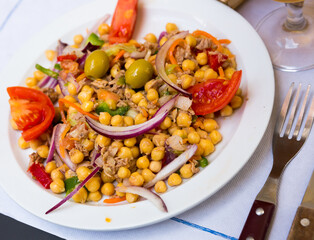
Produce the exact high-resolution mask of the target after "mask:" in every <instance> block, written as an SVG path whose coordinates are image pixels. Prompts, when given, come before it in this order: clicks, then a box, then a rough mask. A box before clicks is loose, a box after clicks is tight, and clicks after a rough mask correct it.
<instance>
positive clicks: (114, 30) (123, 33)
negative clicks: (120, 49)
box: [109, 0, 137, 44]
mask: <svg viewBox="0 0 314 240" xmlns="http://www.w3.org/2000/svg"><path fill="white" fill-rule="evenodd" d="M136 15H137V0H118V3H117V6H116V10H115V12H114V15H113V18H112V22H111V29H110V33H109V42H110V43H111V44H112V43H125V42H128V41H129V40H130V39H131V37H132V34H133V31H134V27H135V22H136Z"/></svg>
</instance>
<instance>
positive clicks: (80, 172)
mask: <svg viewBox="0 0 314 240" xmlns="http://www.w3.org/2000/svg"><path fill="white" fill-rule="evenodd" d="M91 173H92V170H90V169H89V168H87V167H85V166H81V167H78V168H77V169H76V174H77V177H78V179H79V180H80V181H83V180H84V179H85V178H86V177H87V176H88V175H89V174H91Z"/></svg>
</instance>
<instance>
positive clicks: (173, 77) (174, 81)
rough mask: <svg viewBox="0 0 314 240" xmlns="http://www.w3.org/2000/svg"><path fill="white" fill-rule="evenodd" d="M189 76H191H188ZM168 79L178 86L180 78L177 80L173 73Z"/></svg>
mask: <svg viewBox="0 0 314 240" xmlns="http://www.w3.org/2000/svg"><path fill="white" fill-rule="evenodd" d="M187 76H189V75H187ZM168 78H169V79H170V80H171V82H173V83H175V84H177V80H178V78H177V76H176V75H174V74H173V73H171V74H169V75H168Z"/></svg>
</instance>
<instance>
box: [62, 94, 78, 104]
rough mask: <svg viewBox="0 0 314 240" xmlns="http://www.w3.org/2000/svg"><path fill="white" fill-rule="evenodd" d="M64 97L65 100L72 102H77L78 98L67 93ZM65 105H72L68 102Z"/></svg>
mask: <svg viewBox="0 0 314 240" xmlns="http://www.w3.org/2000/svg"><path fill="white" fill-rule="evenodd" d="M64 99H65V100H68V101H69V102H71V103H76V99H75V98H74V97H73V96H69V95H67V96H65V97H64ZM65 106H66V107H70V106H68V105H67V104H65Z"/></svg>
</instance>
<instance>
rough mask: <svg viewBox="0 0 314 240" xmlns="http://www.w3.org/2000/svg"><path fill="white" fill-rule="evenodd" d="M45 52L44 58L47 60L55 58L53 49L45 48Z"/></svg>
mask: <svg viewBox="0 0 314 240" xmlns="http://www.w3.org/2000/svg"><path fill="white" fill-rule="evenodd" d="M45 54H46V58H47V59H48V60H49V61H52V60H53V59H54V58H55V56H56V52H55V51H53V50H46V52H45Z"/></svg>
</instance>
